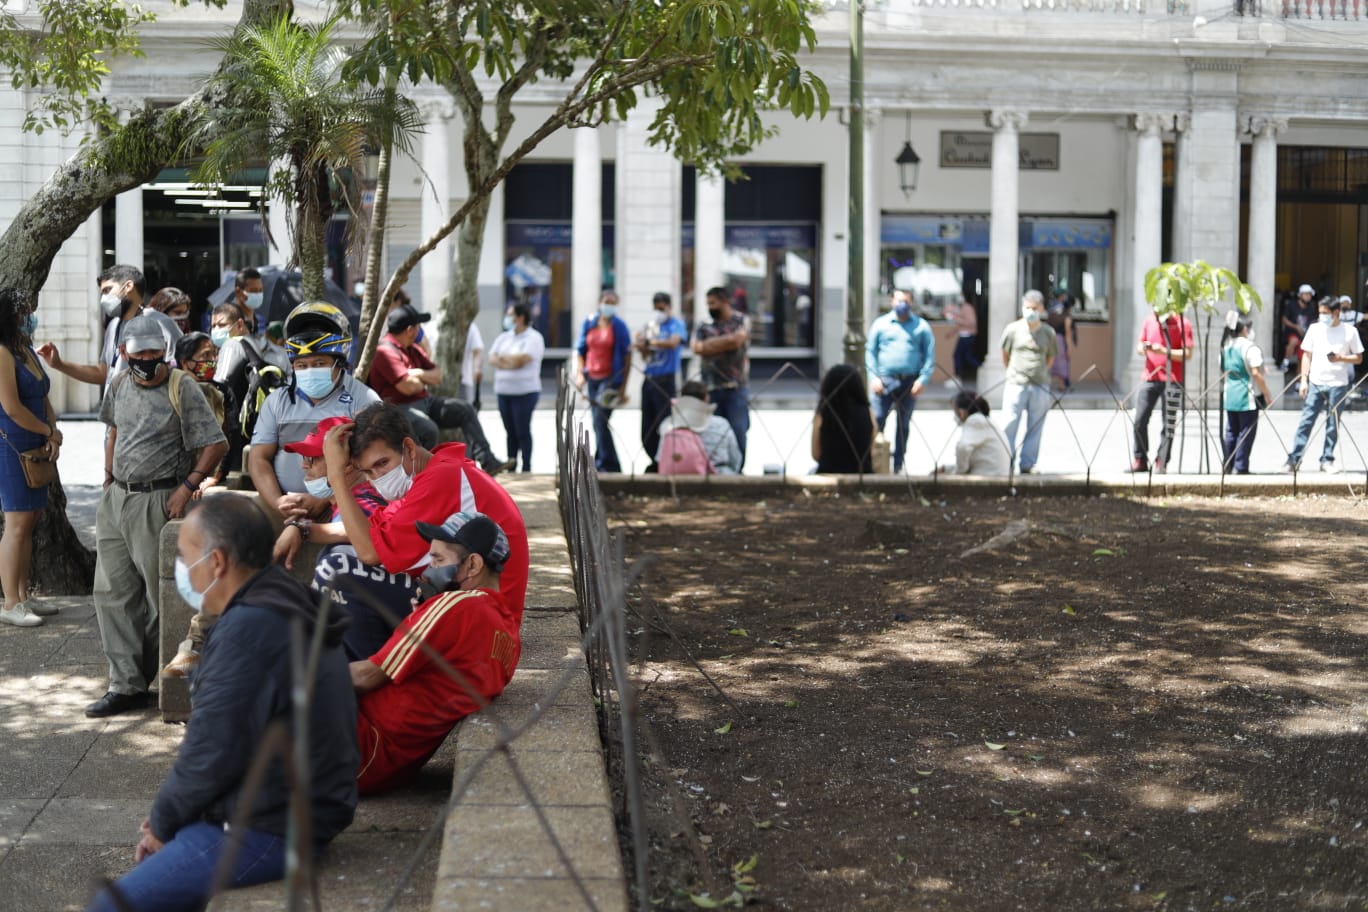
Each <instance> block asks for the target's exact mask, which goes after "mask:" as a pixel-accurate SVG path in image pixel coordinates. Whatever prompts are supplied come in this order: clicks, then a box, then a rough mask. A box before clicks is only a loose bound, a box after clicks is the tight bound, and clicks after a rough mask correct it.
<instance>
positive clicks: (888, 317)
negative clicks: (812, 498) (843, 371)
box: [865, 291, 936, 474]
mask: <svg viewBox="0 0 1368 912" xmlns="http://www.w3.org/2000/svg"><path fill="white" fill-rule="evenodd" d="M935 367H936V338H935V336H933V335H932V334H931V326H930V324H928V323H927V322H926V321H925V320H923V319H922V318H921V317H919V316H917V315H916V314H915V313H913V312H912V298H911V297H910V296H909V295H908V293H907V292H905V291H895V292H893V307H892V309H891V310H889V311H888V312H887V313H885V314H884V315H883V316H881V317H879V318H878V319H877V320H875V321H874V322H873V324H872V325H870V327H869V339H868V340H867V341H866V342H865V373H866V374H868V375H869V407H870V409H871V410H872V411H873V412H874V421H875V423H876V424H877V425H878V426H879V433H883V429H884V424H885V423H886V422H887V421H888V413H889V412H890V411H893V410H896V411H897V413H898V423H897V424H896V425H895V426H894V428H895V430H894V434H893V472H894V474H901V473H902V470H903V460H904V458H905V457H906V456H907V430H908V426H909V425H910V424H911V423H912V409H913V408H915V407H916V405H917V397H918V396H920V395H921V392H922V390H923V389H925V387H926V384H927V382H929V381H930V379H931V371H933V370H935Z"/></svg>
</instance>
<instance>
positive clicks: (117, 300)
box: [100, 291, 124, 317]
mask: <svg viewBox="0 0 1368 912" xmlns="http://www.w3.org/2000/svg"><path fill="white" fill-rule="evenodd" d="M123 306H124V300H123V298H121V297H119V296H118V295H117V294H115V293H114V292H112V291H111V292H109V293H108V294H102V295H100V310H101V311H102V312H103V313H104V315H105V316H106V317H117V316H118V315H119V313H120V312H121V311H122V310H123Z"/></svg>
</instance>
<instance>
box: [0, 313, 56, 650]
mask: <svg viewBox="0 0 1368 912" xmlns="http://www.w3.org/2000/svg"><path fill="white" fill-rule="evenodd" d="M37 328H38V315H37V314H35V313H34V312H33V299H32V297H31V296H30V295H28V294H27V293H26V292H22V291H19V290H18V289H14V288H0V432H2V433H3V434H4V438H5V439H4V443H5V444H6V445H0V507H3V509H4V513H5V532H4V535H2V536H0V585H3V586H4V590H5V607H4V609H3V610H0V622H3V623H6V624H12V625H14V626H15V627H37V626H38V625H39V624H41V623H43V618H44V617H47V616H50V615H53V614H56V613H57V610H58V609H57V608H55V607H52V606H49V605H43V604H40V603H38V602H32V601H30V600H29V566H30V564H31V563H32V562H33V531H34V529H35V528H36V527H37V525H38V516H39V514H40V513H42V511H43V510H44V509H45V508H46V507H47V505H48V491H47V488H46V487H43V488H30V487H29V486H28V482H27V481H25V479H24V468H23V466H22V465H21V464H20V462H19V454H20V453H22V452H24V451H25V450H36V449H38V448H39V447H42V448H44V449H46V450H47V454H48V458H50V459H52V460H53V461H56V459H57V456H58V454H59V451H60V449H61V446H62V432H61V431H59V430H57V415H56V413H55V412H53V410H52V403H50V402H49V401H48V389H49V388H50V387H51V381H50V380H48V376H47V374H46V373H45V372H44V371H43V366H42V364H40V363H39V361H38V356H37V355H36V354H34V351H33V333H34V332H35V331H36V330H37ZM39 416H42V417H39Z"/></svg>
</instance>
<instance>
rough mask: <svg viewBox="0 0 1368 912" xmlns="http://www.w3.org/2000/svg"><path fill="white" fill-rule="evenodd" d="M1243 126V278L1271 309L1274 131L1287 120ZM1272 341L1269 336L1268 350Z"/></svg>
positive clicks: (1275, 217)
mask: <svg viewBox="0 0 1368 912" xmlns="http://www.w3.org/2000/svg"><path fill="white" fill-rule="evenodd" d="M1246 126H1247V130H1248V132H1249V133H1250V135H1251V136H1253V138H1254V148H1253V149H1252V150H1250V151H1251V154H1250V160H1249V248H1248V251H1247V253H1246V257H1245V259H1246V268H1245V275H1244V276H1243V278H1244V280H1245V281H1246V282H1248V283H1249V284H1250V285H1252V286H1254V290H1255V291H1257V292H1258V293H1259V297H1260V298H1262V299H1263V302H1264V307H1265V308H1271V307H1272V306H1273V304H1274V301H1273V282H1274V265H1275V262H1274V261H1275V258H1276V256H1277V245H1276V241H1277V224H1278V134H1279V133H1281V132H1283V131H1284V130H1286V129H1287V121H1286V120H1278V119H1275V118H1272V117H1263V116H1258V115H1256V116H1254V117H1251V118H1249V122H1248V124H1247V125H1246ZM1266 312H1270V313H1271V309H1270V310H1266ZM1275 319H1276V318H1275ZM1272 342H1273V340H1272V339H1271V338H1270V339H1269V342H1268V346H1269V348H1270V349H1271V347H1272Z"/></svg>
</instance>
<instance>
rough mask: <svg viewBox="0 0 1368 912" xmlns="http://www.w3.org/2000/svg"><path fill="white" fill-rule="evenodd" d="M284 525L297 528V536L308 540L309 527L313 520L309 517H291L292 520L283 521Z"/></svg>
mask: <svg viewBox="0 0 1368 912" xmlns="http://www.w3.org/2000/svg"><path fill="white" fill-rule="evenodd" d="M285 525H287V526H293V527H294V528H296V529H298V530H299V537H300V538H302V539H303V540H304V541H308V540H309V529H310V528H311V527H312V526H313V520H311V519H292V520H290V521H289V522H287V523H285Z"/></svg>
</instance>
